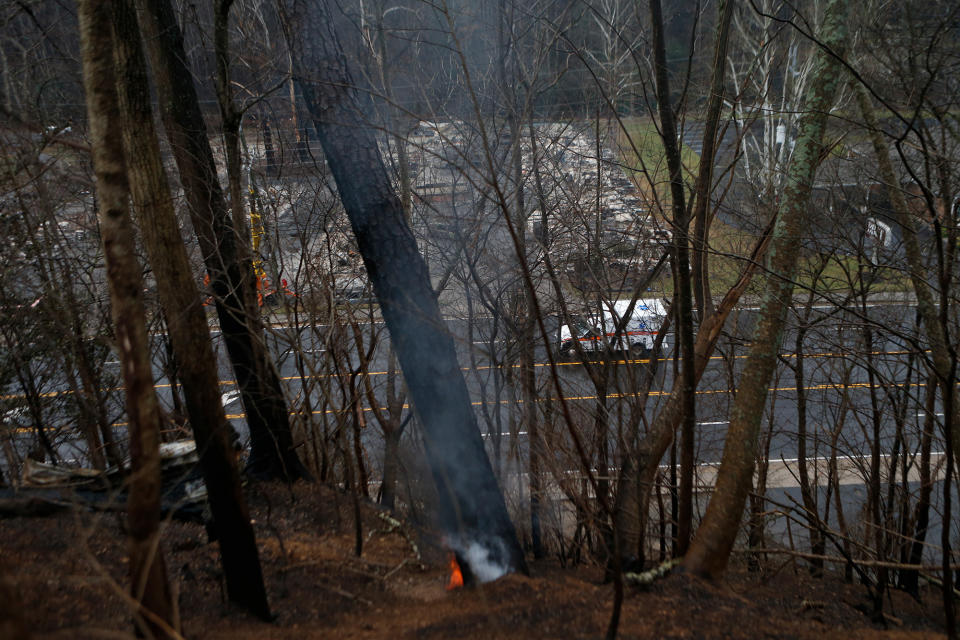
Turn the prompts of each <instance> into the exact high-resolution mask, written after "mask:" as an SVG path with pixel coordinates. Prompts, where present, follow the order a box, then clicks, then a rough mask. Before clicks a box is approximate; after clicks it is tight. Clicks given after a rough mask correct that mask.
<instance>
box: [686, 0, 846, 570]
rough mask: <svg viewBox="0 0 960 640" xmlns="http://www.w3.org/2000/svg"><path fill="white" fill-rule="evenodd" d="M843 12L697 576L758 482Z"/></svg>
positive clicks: (719, 558)
mask: <svg viewBox="0 0 960 640" xmlns="http://www.w3.org/2000/svg"><path fill="white" fill-rule="evenodd" d="M846 13H847V2H846V0H831V1H830V2H829V3H828V4H827V8H826V14H825V19H824V24H823V38H822V47H823V48H821V49H818V51H817V54H816V55H817V58H816V63H815V68H814V77H813V80H812V82H811V86H810V90H809V91H808V94H807V97H806V109H807V111H806V113H805V114H804V116H803V117H802V118H801V121H800V136H799V138H798V140H797V148H796V150H795V151H794V157H793V161H792V162H791V164H790V169H789V171H788V176H787V180H788V182H787V187H786V189H785V190H784V194H783V202H782V204H781V206H780V211H779V215H778V219H777V224H776V227H775V228H774V233H773V241H772V244H771V248H770V255H769V259H768V261H767V266H768V273H767V275H766V277H765V283H764V292H763V298H762V302H761V306H760V312H759V318H758V320H757V327H756V329H755V330H754V336H753V344H752V345H751V347H750V351H749V353H748V355H747V362H746V364H745V366H744V373H743V376H742V377H741V380H740V387H739V389H738V391H737V397H736V401H735V403H734V406H733V410H732V412H731V415H730V428H729V430H728V432H727V438H726V442H725V444H724V448H723V457H722V458H721V466H720V472H719V474H718V476H717V486H716V490H715V492H714V494H713V497H712V499H711V500H710V504H709V505H708V507H707V512H706V515H705V516H704V519H703V522H702V523H701V525H700V530H699V531H698V533H697V536H696V538H695V539H694V541H693V543H692V545H691V546H690V550H689V551H688V553H687V555H686V558H685V559H684V568H685V569H686V570H688V571H690V572H692V573H696V574H701V575H706V576H710V577H718V576H720V574H722V573H723V571H724V569H725V568H726V566H727V561H728V559H729V557H730V552H731V550H732V549H733V543H734V541H735V540H736V535H737V531H738V529H739V524H740V518H741V516H742V515H743V507H744V503H745V501H746V498H747V493H748V491H749V490H750V486H751V483H752V480H753V470H754V466H755V462H756V455H757V438H758V435H759V431H760V420H761V418H762V416H763V408H764V405H765V404H766V399H767V388H768V385H769V383H770V378H771V377H772V375H773V370H774V367H775V366H776V363H777V356H778V353H779V351H780V345H781V342H782V338H783V326H784V321H785V316H786V311H787V309H788V308H789V306H790V301H791V297H792V295H793V280H794V275H795V274H796V271H797V258H798V255H799V242H797V238H798V237H799V236H800V231H801V225H802V222H803V218H804V215H805V209H806V205H807V202H808V200H809V198H810V191H811V188H812V185H813V180H814V176H815V175H816V169H817V166H818V165H819V161H820V156H821V153H820V151H821V141H822V139H823V133H824V131H825V129H826V123H827V115H828V114H829V112H830V108H831V106H832V105H833V100H834V96H835V94H836V92H837V88H838V86H839V84H840V81H841V77H842V71H841V67H840V64H839V62H838V60H837V58H836V56H838V55H840V54H841V52H842V51H843V49H844V46H845V44H846V38H847V28H846Z"/></svg>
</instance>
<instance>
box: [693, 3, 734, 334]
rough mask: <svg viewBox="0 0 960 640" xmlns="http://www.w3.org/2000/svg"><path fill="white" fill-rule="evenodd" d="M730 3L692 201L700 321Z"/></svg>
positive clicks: (724, 10)
mask: <svg viewBox="0 0 960 640" xmlns="http://www.w3.org/2000/svg"><path fill="white" fill-rule="evenodd" d="M735 6H736V5H735V3H734V1H733V0H721V2H720V7H719V9H718V12H719V14H720V22H719V23H718V25H717V44H716V48H715V49H714V54H713V76H712V78H711V80H710V96H709V99H708V103H707V104H708V106H707V117H706V121H705V122H704V129H703V147H702V148H703V153H701V154H700V171H699V173H698V175H697V185H696V192H695V196H694V202H693V205H692V207H693V213H692V218H693V255H692V257H691V261H690V263H691V267H692V271H693V293H694V298H695V300H696V303H697V311H698V312H699V313H700V318H701V319H702V318H705V317H706V316H707V314H708V313H710V312H711V311H712V310H713V309H712V307H713V300H712V299H711V295H710V277H709V276H710V274H709V269H708V265H709V260H708V259H707V232H708V231H709V228H710V225H709V218H710V193H711V191H712V189H713V170H714V165H715V155H716V149H717V130H718V129H719V124H720V110H721V109H722V108H723V88H724V77H725V75H726V70H727V43H728V42H729V41H730V21H731V19H732V18H733V10H734V7H735Z"/></svg>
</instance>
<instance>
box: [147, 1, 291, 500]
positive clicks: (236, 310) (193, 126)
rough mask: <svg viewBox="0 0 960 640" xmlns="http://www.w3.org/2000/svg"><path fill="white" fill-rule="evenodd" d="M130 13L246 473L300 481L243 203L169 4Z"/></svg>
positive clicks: (225, 4) (235, 169)
mask: <svg viewBox="0 0 960 640" xmlns="http://www.w3.org/2000/svg"><path fill="white" fill-rule="evenodd" d="M229 4H230V3H229V2H220V3H218V11H221V10H222V11H229ZM137 6H138V8H139V10H140V11H139V17H140V25H141V28H142V29H143V32H144V34H145V35H146V37H145V38H144V43H145V45H146V48H147V51H148V53H149V56H150V62H151V66H152V67H153V74H154V79H155V85H156V89H157V95H158V97H159V104H160V114H161V117H162V119H163V125H164V128H165V129H166V132H167V136H168V137H169V139H170V148H171V149H172V151H173V157H174V160H175V161H176V163H177V169H178V170H179V172H180V181H181V183H182V185H183V190H184V195H185V196H186V200H187V205H188V210H189V211H190V220H191V222H192V223H193V229H194V232H195V233H196V235H197V240H198V242H199V245H200V251H201V253H202V254H203V261H204V265H205V266H206V268H207V273H208V274H209V275H210V286H211V288H212V290H213V299H214V304H215V307H216V311H217V319H218V320H219V322H220V330H221V331H222V332H223V338H224V344H225V345H226V347H227V354H228V355H229V357H230V363H231V365H232V366H233V371H234V373H235V374H236V376H237V387H238V388H239V390H240V397H241V400H242V401H243V407H244V409H245V410H246V417H247V426H248V427H249V429H250V458H249V460H248V463H247V472H248V473H250V474H251V475H252V476H254V477H257V478H261V479H274V478H280V479H284V480H287V481H292V480H296V479H298V478H306V477H308V476H309V473H308V472H307V470H306V467H304V466H303V464H302V463H301V462H300V459H299V458H298V457H297V453H296V451H295V450H294V444H293V437H292V435H291V433H290V418H289V412H288V410H287V403H286V400H285V398H284V395H283V387H282V385H281V382H280V376H279V374H278V373H277V371H276V369H275V368H274V366H273V363H271V362H270V359H269V354H268V353H267V350H266V346H265V343H264V340H263V327H262V326H261V323H260V315H259V310H258V308H257V302H256V298H257V295H256V289H255V280H254V273H253V266H252V263H251V258H250V251H249V249H248V247H247V246H246V243H245V241H244V237H245V236H244V234H243V233H241V232H240V230H242V229H245V228H246V225H245V224H244V220H243V198H242V196H241V195H240V194H239V188H233V189H231V191H232V193H231V204H232V207H230V206H228V205H227V202H226V199H225V198H224V194H223V189H222V188H221V186H220V182H219V179H218V177H217V165H216V162H215V160H214V158H213V151H212V150H211V148H210V140H209V136H208V135H207V127H206V124H205V122H204V119H203V112H202V111H201V110H200V100H199V98H198V97H197V90H196V87H195V86H194V83H193V76H192V75H191V74H190V68H189V66H188V64H187V55H186V52H185V50H184V46H183V34H182V33H181V31H180V26H179V25H178V24H177V20H176V15H175V14H174V11H173V6H172V5H171V4H170V2H169V0H158V1H156V2H147V1H146V0H137ZM221 7H222V8H221ZM218 15H219V13H218ZM221 57H225V54H224V56H220V55H218V60H217V61H218V65H221V60H220V58H221ZM222 66H226V62H223V63H222ZM218 68H219V66H218ZM222 73H226V71H223V72H222ZM226 82H227V83H228V84H229V81H228V80H227V81H226ZM231 165H237V166H233V167H232V170H231V172H230V173H231V176H232V177H236V175H237V174H239V168H238V165H239V159H236V162H232V163H231ZM231 208H232V212H231ZM231 213H232V216H231Z"/></svg>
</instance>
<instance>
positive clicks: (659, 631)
mask: <svg viewBox="0 0 960 640" xmlns="http://www.w3.org/2000/svg"><path fill="white" fill-rule="evenodd" d="M248 500H249V505H250V511H251V516H252V518H253V520H254V526H255V528H256V532H257V538H258V541H259V545H260V554H261V561H262V564H263V570H264V574H265V579H266V582H267V588H268V592H269V596H270V603H271V607H272V609H273V613H274V617H275V620H274V621H273V622H270V623H268V622H263V621H260V620H258V619H256V618H254V617H252V616H249V615H247V614H245V613H242V612H240V611H237V610H236V609H234V608H232V607H230V606H229V605H227V604H226V603H225V601H224V596H223V590H222V586H221V582H222V581H221V575H220V570H219V563H218V554H217V546H216V545H215V544H210V543H208V542H207V537H206V533H205V530H204V528H203V527H202V526H201V525H196V524H191V523H183V522H176V521H171V522H168V523H166V524H165V525H164V527H165V529H164V541H163V547H164V551H165V554H166V561H167V568H168V573H169V575H170V577H171V580H172V582H173V584H174V589H175V593H177V594H178V597H177V601H178V603H179V611H180V617H181V621H182V628H183V635H184V636H185V637H187V638H222V639H228V638H229V639H239V640H253V639H257V640H260V639H269V638H290V639H293V638H297V639H300V638H318V639H319V638H324V639H331V640H341V639H346V638H358V639H375V638H389V639H391V640H405V639H411V640H413V639H418V640H420V639H422V640H432V639H437V640H440V639H444V640H449V639H453V638H516V639H520V638H523V639H527V638H602V637H603V636H604V633H605V630H606V628H607V624H608V622H609V617H610V612H611V607H612V602H613V588H612V586H611V585H609V584H603V583H602V571H601V570H600V569H599V568H598V567H597V566H589V565H584V564H580V565H578V566H576V567H573V568H569V567H568V568H562V567H561V566H560V565H559V563H558V561H557V560H556V559H552V560H544V561H537V562H533V563H532V564H531V567H530V573H531V575H530V577H526V576H521V575H509V576H506V577H504V578H501V579H500V580H497V581H494V582H492V583H488V584H485V585H482V586H479V587H475V588H467V589H458V590H455V591H447V590H446V585H447V580H448V576H449V567H448V560H447V557H446V554H445V553H444V552H443V551H442V550H441V549H431V548H428V547H427V545H425V544H418V548H421V547H422V562H420V561H418V560H417V558H416V556H415V554H414V552H413V547H412V546H411V543H410V540H408V538H407V537H405V536H404V535H401V534H400V533H398V532H396V531H389V529H390V526H389V523H388V522H387V521H386V520H385V519H383V518H381V517H380V516H379V515H378V513H379V512H378V511H377V510H376V509H374V508H372V507H369V506H363V507H362V509H361V511H362V513H363V517H362V519H361V521H362V523H363V535H362V539H363V540H364V545H363V550H362V554H361V555H360V556H359V557H357V556H356V554H355V546H356V545H355V541H356V537H355V528H354V518H353V515H352V514H353V509H352V502H351V500H350V499H349V498H348V497H347V496H345V495H344V494H342V493H339V492H336V491H333V490H331V489H328V488H325V487H317V486H310V485H302V484H298V485H295V486H294V487H293V488H292V489H289V488H287V487H286V486H275V485H262V484H261V485H256V486H254V487H251V488H249V489H248ZM125 549H126V545H125V539H124V533H123V516H122V514H118V513H110V514H104V513H97V514H94V513H90V512H61V513H59V514H57V515H53V516H47V517H30V518H25V517H16V518H6V519H2V520H0V564H2V567H0V568H2V570H3V571H4V572H5V573H6V579H7V585H8V586H9V585H10V584H12V586H13V589H14V590H15V591H16V592H18V595H19V599H20V601H21V606H20V607H19V608H17V609H15V611H19V612H21V614H22V616H23V617H25V622H26V626H27V628H28V629H30V630H31V631H32V633H33V634H34V637H43V638H71V639H72V638H108V637H109V638H119V637H133V635H132V624H131V615H130V610H129V609H128V608H127V606H126V604H125V601H124V599H123V597H122V596H123V591H124V589H125V585H126V584H127V576H126V567H127V558H126V554H125ZM2 586H3V585H0V591H2ZM0 600H3V602H0V636H2V635H3V625H2V622H3V620H2V617H3V612H4V610H6V611H7V612H9V611H10V607H11V605H12V603H13V601H12V600H10V599H9V598H8V597H6V596H4V594H2V593H0ZM870 610H871V609H870V603H869V600H868V594H867V591H866V589H865V587H863V586H862V585H859V584H855V583H854V584H850V583H845V582H844V581H843V580H842V576H840V575H836V574H833V573H828V574H827V575H826V577H823V578H819V579H814V578H811V577H810V575H809V573H808V571H807V570H806V567H805V566H804V565H803V563H802V562H801V561H799V560H794V559H791V558H789V557H786V556H777V557H771V558H770V559H769V560H768V566H767V567H766V568H765V571H760V572H752V573H751V572H748V571H746V570H745V568H743V567H740V566H738V564H737V563H734V566H732V567H731V569H730V570H729V571H728V574H727V577H726V578H725V579H724V580H723V581H722V582H719V583H708V582H704V581H701V580H698V579H694V578H692V577H690V576H686V575H682V574H681V575H672V576H669V577H667V578H665V579H663V580H660V581H659V582H657V583H655V584H654V585H653V586H651V587H648V588H646V589H643V590H641V589H637V588H634V587H628V588H627V590H626V595H625V599H624V605H623V614H622V618H621V622H620V633H619V637H620V638H811V639H812V638H824V637H828V638H829V637H843V638H896V639H901V638H935V637H941V631H942V630H943V628H944V625H943V615H942V605H941V600H940V595H939V591H936V590H933V589H930V590H928V591H926V592H925V593H924V594H923V598H922V601H920V602H918V601H916V600H914V599H912V598H911V597H909V596H907V595H906V594H905V593H902V592H899V591H893V592H891V593H890V595H889V597H888V598H887V599H886V600H885V612H886V613H887V618H886V623H885V624H878V623H875V622H872V621H871V616H870ZM4 640H5V639H4Z"/></svg>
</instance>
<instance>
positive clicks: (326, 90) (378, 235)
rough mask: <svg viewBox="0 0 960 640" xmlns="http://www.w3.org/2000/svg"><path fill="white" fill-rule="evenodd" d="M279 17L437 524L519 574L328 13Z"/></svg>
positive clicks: (501, 509) (443, 331)
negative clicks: (386, 340) (373, 303)
mask: <svg viewBox="0 0 960 640" xmlns="http://www.w3.org/2000/svg"><path fill="white" fill-rule="evenodd" d="M283 18H284V20H283V22H284V25H285V29H286V30H287V39H288V43H289V46H290V47H291V53H292V58H293V61H294V69H293V71H294V80H295V81H296V82H297V83H298V84H299V86H300V87H301V88H302V91H303V96H304V98H305V100H306V103H307V108H308V110H309V112H310V115H311V116H312V118H313V120H314V124H315V126H316V129H317V133H318V137H319V140H320V143H321V145H322V146H323V150H324V154H325V156H326V158H327V163H328V164H329V167H330V171H331V172H332V174H333V177H334V180H335V181H336V184H337V189H338V191H339V193H340V198H341V200H342V202H343V205H344V208H345V209H346V212H347V216H348V217H349V219H350V224H351V226H352V228H353V232H354V234H355V236H356V238H357V244H358V246H359V249H360V253H361V254H362V256H363V261H364V265H365V266H366V269H367V274H368V276H369V278H370V282H371V284H372V285H373V290H374V292H375V293H376V295H377V299H378V301H379V303H380V309H381V312H382V313H383V317H384V320H385V321H386V325H387V328H388V329H389V330H390V336H391V339H392V342H393V345H394V348H395V349H396V353H397V358H398V360H399V362H400V367H401V369H402V371H403V375H404V378H405V380H406V383H407V388H408V391H409V394H410V397H411V399H412V401H413V405H414V410H415V411H416V413H417V415H418V417H419V419H420V423H421V424H422V425H423V437H424V445H425V448H426V453H427V459H428V462H429V465H430V469H431V473H432V475H433V479H434V482H435V484H436V488H437V494H438V514H437V515H438V524H439V525H440V527H441V528H442V530H443V531H444V533H445V535H446V536H447V543H448V544H449V545H450V546H451V547H452V548H453V550H454V551H455V552H456V553H457V554H458V556H459V560H461V562H460V564H461V566H462V567H464V568H465V569H467V570H471V571H474V572H475V571H476V569H477V567H475V566H472V565H471V564H470V562H469V560H468V559H467V558H466V557H464V555H463V552H465V551H466V550H467V548H468V547H469V546H470V545H473V544H476V545H480V546H481V547H483V548H484V549H485V550H486V552H487V553H488V554H489V556H490V558H491V559H492V560H493V561H495V562H496V563H497V564H499V565H501V567H502V569H503V570H504V571H523V572H525V571H526V562H525V560H524V557H523V551H522V549H521V548H520V544H519V541H518V540H517V535H516V531H515V529H514V526H513V523H512V522H511V521H510V517H509V514H508V513H507V509H506V504H505V503H504V499H503V494H502V493H501V492H500V488H499V487H498V485H497V482H496V478H495V477H494V474H493V469H492V467H491V466H490V461H489V459H488V458H487V454H486V451H485V449H484V446H483V439H482V438H481V436H480V430H479V428H478V425H477V420H476V416H475V415H474V413H473V409H472V407H471V404H470V397H469V395H468V393H467V387H466V383H465V382H464V379H463V374H462V373H461V371H460V367H459V364H458V363H457V357H456V351H455V349H454V344H453V339H452V337H451V336H450V334H449V333H448V331H447V328H446V325H445V324H444V322H443V319H442V317H441V315H440V308H439V305H438V302H437V297H436V294H435V293H434V291H433V289H432V288H431V285H430V275H429V273H428V271H427V267H426V264H425V263H424V261H423V259H422V257H421V256H420V253H419V251H418V249H417V243H416V241H415V239H414V236H413V233H412V232H411V231H410V228H409V226H408V225H407V223H406V221H405V218H404V210H403V206H402V205H401V202H400V199H399V198H398V197H397V194H396V192H395V191H394V188H393V185H392V183H391V181H390V178H389V177H388V174H387V170H386V167H385V166H384V162H383V158H382V157H381V155H380V151H379V149H378V146H377V139H376V137H375V135H374V131H373V129H372V128H371V127H369V126H368V125H367V123H366V122H365V121H364V118H363V116H362V114H361V113H360V112H359V110H358V99H357V95H356V90H355V88H354V87H355V85H354V83H353V81H352V79H351V74H350V72H349V70H348V68H347V62H346V59H345V57H344V55H343V50H342V46H341V44H340V42H339V38H338V34H337V30H336V28H335V26H334V15H333V13H332V11H331V10H330V8H329V7H328V6H327V4H326V3H324V2H309V3H306V2H304V3H301V2H292V1H291V2H288V3H286V5H285V6H284V16H283ZM294 29H295V30H296V31H295V32H294ZM478 577H479V576H478Z"/></svg>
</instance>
